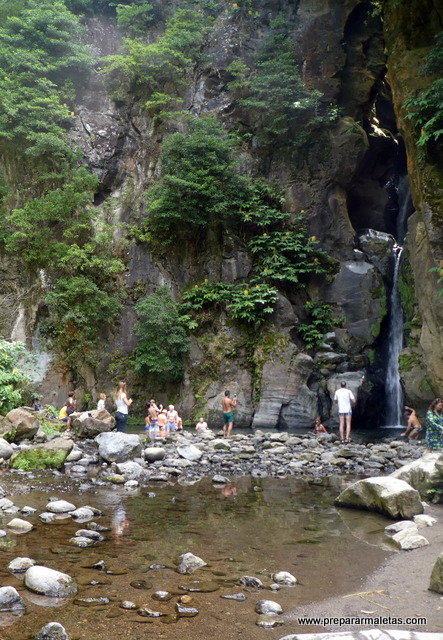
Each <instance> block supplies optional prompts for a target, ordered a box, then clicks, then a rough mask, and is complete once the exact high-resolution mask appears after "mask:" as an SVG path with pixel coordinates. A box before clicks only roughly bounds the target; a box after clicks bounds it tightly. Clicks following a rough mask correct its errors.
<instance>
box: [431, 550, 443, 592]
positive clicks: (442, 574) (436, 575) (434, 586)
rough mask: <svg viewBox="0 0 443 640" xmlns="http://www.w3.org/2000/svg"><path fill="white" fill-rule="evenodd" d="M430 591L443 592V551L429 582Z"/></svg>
mask: <svg viewBox="0 0 443 640" xmlns="http://www.w3.org/2000/svg"><path fill="white" fill-rule="evenodd" d="M429 589H430V591H436V592H437V593H443V553H440V555H439V556H438V558H437V560H436V561H435V564H434V567H433V569H432V573H431V581H430V583H429Z"/></svg>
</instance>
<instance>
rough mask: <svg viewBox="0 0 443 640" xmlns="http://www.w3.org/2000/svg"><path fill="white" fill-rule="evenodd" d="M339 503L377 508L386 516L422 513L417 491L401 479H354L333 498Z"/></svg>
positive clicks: (397, 516) (344, 505) (341, 504)
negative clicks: (355, 480)
mask: <svg viewBox="0 0 443 640" xmlns="http://www.w3.org/2000/svg"><path fill="white" fill-rule="evenodd" d="M335 503H336V504H337V505H338V506H340V507H355V508H360V509H367V510H369V511H378V512H379V513H383V514H384V515H386V516H388V517H389V518H394V519H398V518H401V519H410V518H412V517H413V516H415V515H416V514H418V513H423V505H422V502H421V500H420V494H419V493H418V491H416V490H415V489H413V488H412V487H411V486H410V485H409V484H408V483H407V482H404V480H398V479H397V478H392V477H375V478H366V479H364V480H358V481H357V482H354V483H353V484H352V485H351V486H349V487H347V488H346V489H345V490H344V491H342V492H341V494H340V495H339V496H338V498H337V499H336V501H335Z"/></svg>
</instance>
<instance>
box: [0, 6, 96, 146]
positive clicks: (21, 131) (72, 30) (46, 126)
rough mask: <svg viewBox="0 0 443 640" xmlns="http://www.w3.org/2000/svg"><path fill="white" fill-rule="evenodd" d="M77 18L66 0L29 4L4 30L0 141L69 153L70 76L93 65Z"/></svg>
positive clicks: (0, 56)
mask: <svg viewBox="0 0 443 640" xmlns="http://www.w3.org/2000/svg"><path fill="white" fill-rule="evenodd" d="M81 34H82V29H81V26H80V24H79V22H78V19H77V18H76V17H75V16H74V15H73V14H72V13H70V12H69V11H68V10H67V9H66V6H65V5H64V3H63V2H61V1H60V0H57V1H56V2H51V3H50V2H43V3H39V2H36V1H35V0H30V2H29V3H27V4H26V7H25V8H24V10H23V11H22V12H21V13H20V14H19V15H10V16H9V17H8V18H7V19H6V21H5V24H4V26H3V27H2V28H1V29H0V71H1V73H0V139H3V141H4V142H5V141H6V142H8V141H10V142H13V143H14V146H16V145H17V144H19V145H21V146H22V147H23V148H24V149H26V152H27V153H29V154H32V155H35V156H44V155H45V154H47V153H50V154H51V156H52V158H54V157H57V156H60V155H65V154H67V153H68V154H69V147H68V143H67V140H66V138H65V131H66V129H67V128H68V126H69V123H70V120H71V119H72V117H73V115H74V114H73V112H72V110H71V108H70V107H69V106H68V104H66V102H63V96H64V95H65V94H66V83H67V80H68V79H69V77H74V76H76V75H77V74H79V73H84V72H85V71H87V70H88V69H89V68H90V66H91V62H92V61H91V56H90V54H89V51H88V49H87V48H86V47H85V46H84V45H83V44H82V43H81Z"/></svg>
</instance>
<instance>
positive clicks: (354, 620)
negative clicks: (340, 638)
mask: <svg viewBox="0 0 443 640" xmlns="http://www.w3.org/2000/svg"><path fill="white" fill-rule="evenodd" d="M427 623H428V621H427V618H424V617H421V616H415V617H414V616H413V617H410V618H395V617H391V616H377V617H374V618H370V617H359V616H350V617H348V618H346V617H337V618H335V617H334V618H307V617H306V618H298V624H303V625H306V624H309V625H320V626H323V627H325V626H327V625H330V624H333V625H337V626H339V627H341V626H343V625H360V626H365V627H367V626H383V625H393V624H396V625H397V624H408V625H410V624H413V625H426V624H427Z"/></svg>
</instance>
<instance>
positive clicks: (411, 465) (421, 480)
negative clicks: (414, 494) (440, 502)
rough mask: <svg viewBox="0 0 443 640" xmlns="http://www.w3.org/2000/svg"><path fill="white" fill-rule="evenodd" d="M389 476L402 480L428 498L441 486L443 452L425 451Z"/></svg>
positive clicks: (442, 480) (442, 482) (442, 483)
mask: <svg viewBox="0 0 443 640" xmlns="http://www.w3.org/2000/svg"><path fill="white" fill-rule="evenodd" d="M391 477H393V478H398V479H399V480H404V481H405V482H407V483H408V484H410V485H411V487H414V489H417V491H418V492H419V493H420V495H421V496H422V497H423V498H427V499H428V498H429V497H430V496H431V497H432V495H433V494H434V492H436V491H438V490H441V489H442V487H443V454H442V453H441V452H439V451H435V452H433V453H427V454H425V455H424V456H422V457H421V458H418V459H417V460H413V461H412V462H408V464H405V465H403V467H400V469H397V470H396V471H394V472H393V473H391Z"/></svg>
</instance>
